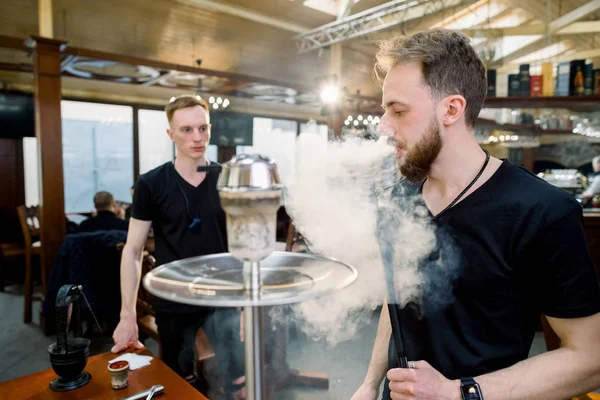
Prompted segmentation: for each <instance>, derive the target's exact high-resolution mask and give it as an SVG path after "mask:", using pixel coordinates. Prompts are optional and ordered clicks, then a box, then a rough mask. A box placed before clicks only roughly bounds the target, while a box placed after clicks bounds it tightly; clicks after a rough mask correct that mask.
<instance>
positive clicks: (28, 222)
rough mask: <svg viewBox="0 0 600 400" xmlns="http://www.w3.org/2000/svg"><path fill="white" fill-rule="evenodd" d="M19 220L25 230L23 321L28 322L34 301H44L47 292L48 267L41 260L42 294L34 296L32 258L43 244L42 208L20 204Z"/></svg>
mask: <svg viewBox="0 0 600 400" xmlns="http://www.w3.org/2000/svg"><path fill="white" fill-rule="evenodd" d="M17 212H18V214H19V220H20V221H21V230H22V231H23V239H24V241H25V244H24V246H23V251H24V254H25V283H24V286H25V295H24V297H25V298H24V303H25V304H24V307H25V308H24V312H23V322H25V323H26V324H28V323H30V322H31V309H32V303H33V301H37V300H39V301H43V300H44V295H45V293H46V279H47V276H46V267H45V265H44V263H42V262H40V280H41V284H42V294H41V295H38V296H33V279H32V274H33V271H32V270H33V266H32V258H33V256H34V255H38V256H39V255H40V254H41V252H42V245H41V243H40V210H39V207H38V206H32V207H27V206H19V207H17Z"/></svg>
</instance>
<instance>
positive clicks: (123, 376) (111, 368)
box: [108, 361, 129, 390]
mask: <svg viewBox="0 0 600 400" xmlns="http://www.w3.org/2000/svg"><path fill="white" fill-rule="evenodd" d="M108 372H109V373H110V385H111V386H112V388H113V389H115V390H119V389H124V388H126V387H127V385H128V384H129V362H128V361H115V362H112V363H110V364H108Z"/></svg>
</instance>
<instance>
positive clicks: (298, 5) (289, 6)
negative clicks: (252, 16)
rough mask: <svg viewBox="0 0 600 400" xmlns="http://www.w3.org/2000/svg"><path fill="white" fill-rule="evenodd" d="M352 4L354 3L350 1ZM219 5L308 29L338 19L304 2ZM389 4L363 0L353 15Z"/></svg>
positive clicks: (227, 0) (236, 0)
mask: <svg viewBox="0 0 600 400" xmlns="http://www.w3.org/2000/svg"><path fill="white" fill-rule="evenodd" d="M350 2H351V4H352V3H354V1H353V0H350ZM219 3H223V4H228V5H231V6H235V7H239V8H242V9H246V10H250V11H253V12H256V13H260V14H263V15H266V16H269V17H272V18H277V19H281V20H284V21H287V22H291V23H294V24H296V25H300V26H306V27H307V28H316V27H318V26H321V25H325V24H327V23H329V22H333V21H335V19H336V17H334V16H333V15H329V14H326V13H324V12H321V11H317V10H315V9H313V8H310V7H306V6H304V5H303V3H304V1H303V0H253V1H252V2H251V4H252V7H250V8H248V4H249V3H250V2H249V1H248V0H220V1H219ZM384 3H387V1H386V0H361V1H359V2H358V3H355V4H352V14H355V13H357V12H361V11H364V10H366V9H369V8H371V7H375V6H378V5H381V4H384Z"/></svg>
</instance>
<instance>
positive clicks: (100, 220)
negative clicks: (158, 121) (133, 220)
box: [79, 211, 129, 232]
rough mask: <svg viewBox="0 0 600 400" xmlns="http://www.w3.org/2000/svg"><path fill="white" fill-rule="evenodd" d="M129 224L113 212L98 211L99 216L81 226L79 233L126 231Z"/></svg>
mask: <svg viewBox="0 0 600 400" xmlns="http://www.w3.org/2000/svg"><path fill="white" fill-rule="evenodd" d="M128 227H129V222H128V221H125V220H123V219H119V218H117V216H116V215H115V213H114V212H112V211H98V215H96V216H95V217H90V218H88V219H86V220H85V221H83V222H82V223H81V224H80V225H79V232H97V231H111V230H118V231H126V230H127V228H128Z"/></svg>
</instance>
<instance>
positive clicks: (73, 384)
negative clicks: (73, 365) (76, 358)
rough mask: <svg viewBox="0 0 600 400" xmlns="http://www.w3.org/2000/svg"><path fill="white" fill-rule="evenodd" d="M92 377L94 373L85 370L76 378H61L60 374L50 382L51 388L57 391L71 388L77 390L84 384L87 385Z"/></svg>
mask: <svg viewBox="0 0 600 400" xmlns="http://www.w3.org/2000/svg"><path fill="white" fill-rule="evenodd" d="M91 379H92V375H90V374H89V372H85V371H83V372H82V373H81V374H79V376H78V377H77V378H75V379H70V380H66V379H64V378H61V377H60V376H59V377H58V378H56V379H54V380H53V381H52V382H50V389H52V390H53V391H55V392H68V391H70V390H75V389H77V388H80V387H82V386H85V385H87V384H88V383H89V382H90V380H91Z"/></svg>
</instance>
